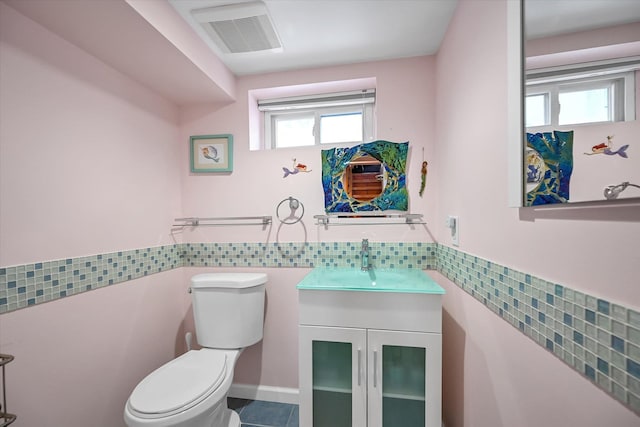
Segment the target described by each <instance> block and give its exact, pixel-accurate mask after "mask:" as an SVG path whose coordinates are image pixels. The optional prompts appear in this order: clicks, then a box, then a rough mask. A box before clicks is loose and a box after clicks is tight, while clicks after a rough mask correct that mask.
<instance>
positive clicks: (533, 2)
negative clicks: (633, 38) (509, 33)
mask: <svg viewBox="0 0 640 427" xmlns="http://www.w3.org/2000/svg"><path fill="white" fill-rule="evenodd" d="M524 4H525V9H524V13H525V16H526V19H525V29H526V34H527V38H530V39H532V38H539V37H546V36H555V35H559V34H565V33H573V32H578V31H587V30H595V29H597V28H603V27H608V26H612V25H620V24H629V23H632V22H638V21H640V0H525V2H524ZM638 39H639V40H640V34H638Z"/></svg>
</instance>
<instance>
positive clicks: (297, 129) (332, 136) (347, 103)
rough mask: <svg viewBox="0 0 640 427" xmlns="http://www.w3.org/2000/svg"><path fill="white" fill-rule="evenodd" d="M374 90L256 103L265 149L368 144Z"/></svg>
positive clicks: (371, 133) (371, 135) (371, 134)
mask: <svg viewBox="0 0 640 427" xmlns="http://www.w3.org/2000/svg"><path fill="white" fill-rule="evenodd" d="M375 94H376V93H375V90H374V89H368V90H362V91H353V92H342V93H332V94H324V95H317V96H306V97H294V98H280V99H269V100H259V101H258V110H259V111H261V112H263V113H264V136H265V147H267V148H288V147H304V146H312V145H322V144H342V143H350V144H353V143H361V142H364V141H368V140H372V139H373V137H374V135H373V133H374V132H373V129H374V120H373V111H374V106H375Z"/></svg>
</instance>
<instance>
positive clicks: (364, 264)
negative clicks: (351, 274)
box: [360, 239, 371, 271]
mask: <svg viewBox="0 0 640 427" xmlns="http://www.w3.org/2000/svg"><path fill="white" fill-rule="evenodd" d="M360 261H361V262H360V269H361V270H362V271H369V270H370V269H371V264H370V263H369V239H362V249H361V250H360Z"/></svg>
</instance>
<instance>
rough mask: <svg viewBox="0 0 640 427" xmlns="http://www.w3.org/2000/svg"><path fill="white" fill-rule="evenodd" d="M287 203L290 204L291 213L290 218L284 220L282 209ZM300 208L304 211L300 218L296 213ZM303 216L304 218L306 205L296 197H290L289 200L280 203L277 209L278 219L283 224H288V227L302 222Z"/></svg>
mask: <svg viewBox="0 0 640 427" xmlns="http://www.w3.org/2000/svg"><path fill="white" fill-rule="evenodd" d="M285 202H288V203H289V209H290V212H289V215H288V216H286V217H284V218H282V217H281V216H280V207H281V206H282V205H283V204H284V203H285ZM298 208H301V209H302V211H301V212H300V216H296V211H297V210H298ZM303 216H304V205H303V204H302V202H301V201H300V200H298V199H296V198H294V197H291V196H289V197H288V198H286V199H283V200H282V201H281V202H280V203H278V206H277V207H276V217H277V218H278V221H280V222H281V223H282V224H286V225H291V224H295V223H297V222H300V220H301V219H302V217H303Z"/></svg>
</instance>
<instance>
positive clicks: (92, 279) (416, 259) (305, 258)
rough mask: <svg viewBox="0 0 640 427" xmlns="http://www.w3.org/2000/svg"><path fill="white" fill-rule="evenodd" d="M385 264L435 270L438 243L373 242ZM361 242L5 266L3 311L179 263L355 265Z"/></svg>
mask: <svg viewBox="0 0 640 427" xmlns="http://www.w3.org/2000/svg"><path fill="white" fill-rule="evenodd" d="M369 247H370V253H371V255H370V257H371V258H370V259H371V262H372V263H373V265H374V266H378V267H380V268H421V269H434V268H435V266H436V244H434V243H421V242H416V243H408V242H398V243H384V242H382V243H373V242H372V243H370V245H369ZM359 260H360V243H359V242H358V243H354V242H331V243H326V242H322V243H320V242H312V243H304V242H302V243H299V242H285V243H236V242H231V243H177V244H173V245H164V246H157V247H150V248H143V249H133V250H128V251H118V252H110V253H104V254H98V255H90V256H83V257H77V258H66V259H59V260H54V261H43V262H36V263H30V264H23V265H18V266H11V267H0V314H2V313H8V312H11V311H14V310H18V309H22V308H26V307H30V306H34V305H37V304H42V303H45V302H48V301H53V300H56V299H60V298H64V297H68V296H71V295H75V294H78V293H81V292H86V291H90V290H93V289H98V288H102V287H104V286H109V285H113V284H116V283H122V282H126V281H128V280H133V279H138V278H140V277H143V276H147V275H149V274H155V273H160V272H163V271H167V270H171V269H174V268H178V267H184V266H194V267H268V268H279V267H308V268H310V267H315V266H320V265H322V266H327V267H349V266H352V267H354V266H356V265H359V262H360V261H359Z"/></svg>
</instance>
